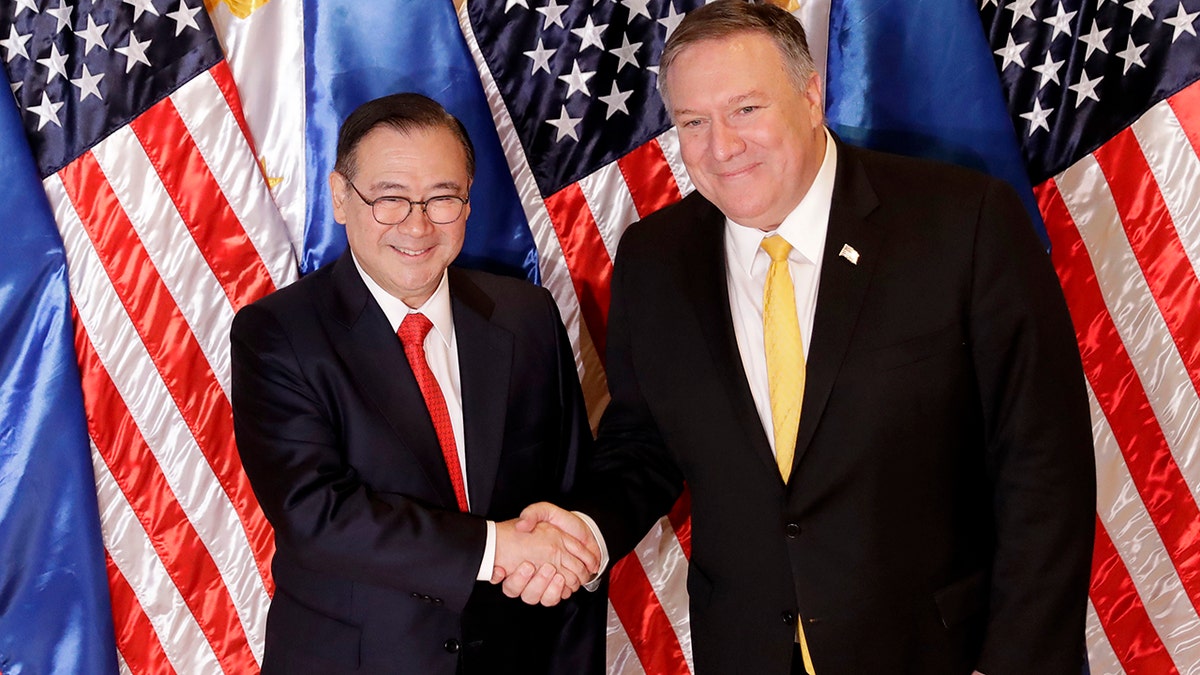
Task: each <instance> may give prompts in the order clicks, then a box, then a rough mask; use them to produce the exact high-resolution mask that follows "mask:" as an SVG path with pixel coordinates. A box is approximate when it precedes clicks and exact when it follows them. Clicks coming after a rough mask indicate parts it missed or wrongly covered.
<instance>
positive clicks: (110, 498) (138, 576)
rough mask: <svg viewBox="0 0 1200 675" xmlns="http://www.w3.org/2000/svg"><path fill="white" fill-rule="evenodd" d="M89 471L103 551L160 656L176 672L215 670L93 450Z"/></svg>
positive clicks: (200, 634) (192, 621) (209, 651)
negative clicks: (133, 599) (137, 607)
mask: <svg viewBox="0 0 1200 675" xmlns="http://www.w3.org/2000/svg"><path fill="white" fill-rule="evenodd" d="M92 467H93V470H94V471H95V474H96V498H97V500H98V501H99V504H100V516H101V518H102V519H103V521H104V529H103V535H104V548H105V549H107V550H108V552H109V555H110V556H111V558H112V561H113V563H114V564H115V565H116V567H117V569H118V570H120V572H121V574H122V575H123V576H124V577H125V579H126V580H128V582H129V584H130V587H131V588H132V589H133V592H134V594H135V595H136V596H137V599H138V602H139V603H140V604H141V608H142V609H143V610H144V611H145V615H146V618H147V619H148V620H149V622H150V624H151V625H153V626H154V630H155V633H157V635H158V636H159V637H160V639H159V642H161V644H162V648H163V651H164V652H165V654H166V657H167V660H168V661H169V662H170V665H171V667H172V668H174V669H175V671H176V672H180V673H215V672H219V671H220V665H219V664H218V662H217V657H216V654H214V653H213V650H212V647H211V645H209V643H208V640H207V639H206V638H205V636H204V633H203V632H202V631H201V630H200V626H199V624H197V623H196V620H195V617H193V616H192V614H191V613H189V612H187V611H182V612H181V611H178V608H180V607H184V599H183V597H182V596H181V595H180V594H179V589H178V588H177V587H176V586H175V584H174V582H173V581H172V580H171V577H170V576H169V575H168V574H167V570H166V568H165V567H163V565H162V562H161V560H159V558H158V554H157V552H156V551H155V550H154V547H153V546H151V545H150V541H149V539H148V538H147V536H146V531H145V530H143V529H142V526H141V523H140V522H138V516H137V514H136V513H135V512H134V510H133V508H132V507H131V506H130V505H129V502H128V501H126V500H125V495H124V493H123V492H122V491H121V489H120V487H118V486H117V483H116V481H115V480H114V479H113V477H112V474H111V473H109V471H108V466H107V465H106V464H105V463H104V461H103V460H102V459H101V458H100V453H99V450H97V449H95V447H94V446H93V450H92Z"/></svg>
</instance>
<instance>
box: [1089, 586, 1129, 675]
mask: <svg viewBox="0 0 1200 675" xmlns="http://www.w3.org/2000/svg"><path fill="white" fill-rule="evenodd" d="M1086 638H1087V650H1088V670H1089V671H1090V675H1121V673H1123V672H1124V671H1123V670H1121V662H1120V661H1119V660H1117V655H1116V654H1115V653H1114V652H1113V649H1112V644H1111V643H1109V641H1108V636H1107V635H1105V634H1104V629H1103V628H1101V627H1100V616H1099V615H1098V614H1096V606H1095V605H1093V604H1092V602H1091V601H1090V600H1089V601H1088V607H1087V633H1086Z"/></svg>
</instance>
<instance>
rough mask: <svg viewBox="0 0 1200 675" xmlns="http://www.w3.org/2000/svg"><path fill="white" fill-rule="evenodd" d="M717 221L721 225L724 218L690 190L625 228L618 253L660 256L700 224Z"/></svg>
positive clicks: (697, 193)
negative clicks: (645, 252) (652, 252)
mask: <svg viewBox="0 0 1200 675" xmlns="http://www.w3.org/2000/svg"><path fill="white" fill-rule="evenodd" d="M713 222H719V223H720V224H721V225H722V226H723V225H724V216H722V215H721V213H720V211H718V210H717V207H716V206H714V205H713V204H712V203H711V202H709V201H708V200H707V199H705V198H704V197H703V196H701V195H700V193H699V192H698V191H695V190H693V191H692V192H691V193H690V194H688V195H687V196H686V197H684V198H683V199H681V200H679V201H677V202H675V203H673V204H668V205H667V206H664V207H662V208H661V209H659V210H657V211H655V212H653V213H651V214H650V215H648V216H646V217H645V218H642V219H641V220H639V221H637V222H635V223H633V224H631V225H630V226H629V227H628V228H626V230H625V233H624V234H623V235H622V236H621V245H620V250H621V251H622V252H626V251H628V252H633V251H642V250H649V251H656V252H658V253H660V254H661V253H662V252H664V251H665V250H668V249H670V248H674V247H676V246H678V245H679V244H680V243H681V242H683V241H684V237H688V236H692V235H694V234H695V233H696V228H697V226H698V225H699V224H701V223H706V224H710V225H711V224H712V223H713Z"/></svg>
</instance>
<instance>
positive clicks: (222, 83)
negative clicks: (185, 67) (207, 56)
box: [208, 59, 262, 171]
mask: <svg viewBox="0 0 1200 675" xmlns="http://www.w3.org/2000/svg"><path fill="white" fill-rule="evenodd" d="M208 74H209V75H211V76H212V78H213V81H214V82H216V83H217V88H218V89H220V90H221V96H222V97H224V98H225V105H227V106H229V111H230V112H231V113H232V114H233V118H234V119H235V120H237V124H238V127H239V128H241V130H242V138H244V139H245V140H246V145H248V146H249V147H250V153H251V154H253V155H255V156H257V155H258V149H257V146H255V145H254V136H253V135H252V134H251V133H250V125H249V124H248V123H247V122H246V112H245V110H244V109H243V108H242V99H241V98H240V97H239V96H238V90H237V84H236V83H234V81H233V71H232V70H230V69H229V62H228V61H226V60H224V59H222V60H221V61H220V62H218V63H217V65H215V66H213V67H212V68H209V69H208ZM254 165H255V166H257V167H259V170H260V171H261V170H262V165H260V164H259V163H258V162H255V163H254Z"/></svg>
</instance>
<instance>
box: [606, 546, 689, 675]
mask: <svg viewBox="0 0 1200 675" xmlns="http://www.w3.org/2000/svg"><path fill="white" fill-rule="evenodd" d="M608 596H609V597H608V599H609V602H611V603H612V607H613V611H614V612H616V614H617V618H618V619H619V620H620V621H621V625H623V626H624V627H625V632H626V633H627V634H628V635H629V641H630V643H631V644H632V645H633V648H634V651H635V652H637V655H638V659H639V660H640V661H641V662H642V667H643V668H645V670H646V672H647V673H652V674H653V675H688V672H689V671H688V666H687V661H686V660H684V658H683V649H682V648H681V647H680V646H679V639H678V638H677V637H676V636H675V630H674V629H673V628H672V626H671V621H670V619H668V618H667V614H666V612H664V611H663V608H662V605H661V604H660V603H659V602H658V601H657V599H655V600H654V601H653V602H647V601H646V599H647V598H656V596H655V595H654V588H653V587H651V585H650V579H649V578H648V577H647V576H646V571H645V569H643V568H642V564H641V562H639V561H638V559H637V556H635V555H627V556H625V557H624V558H622V559H621V560H620V561H619V562H618V563H617V564H616V565H613V569H612V575H611V577H610V583H609V593H608Z"/></svg>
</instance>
